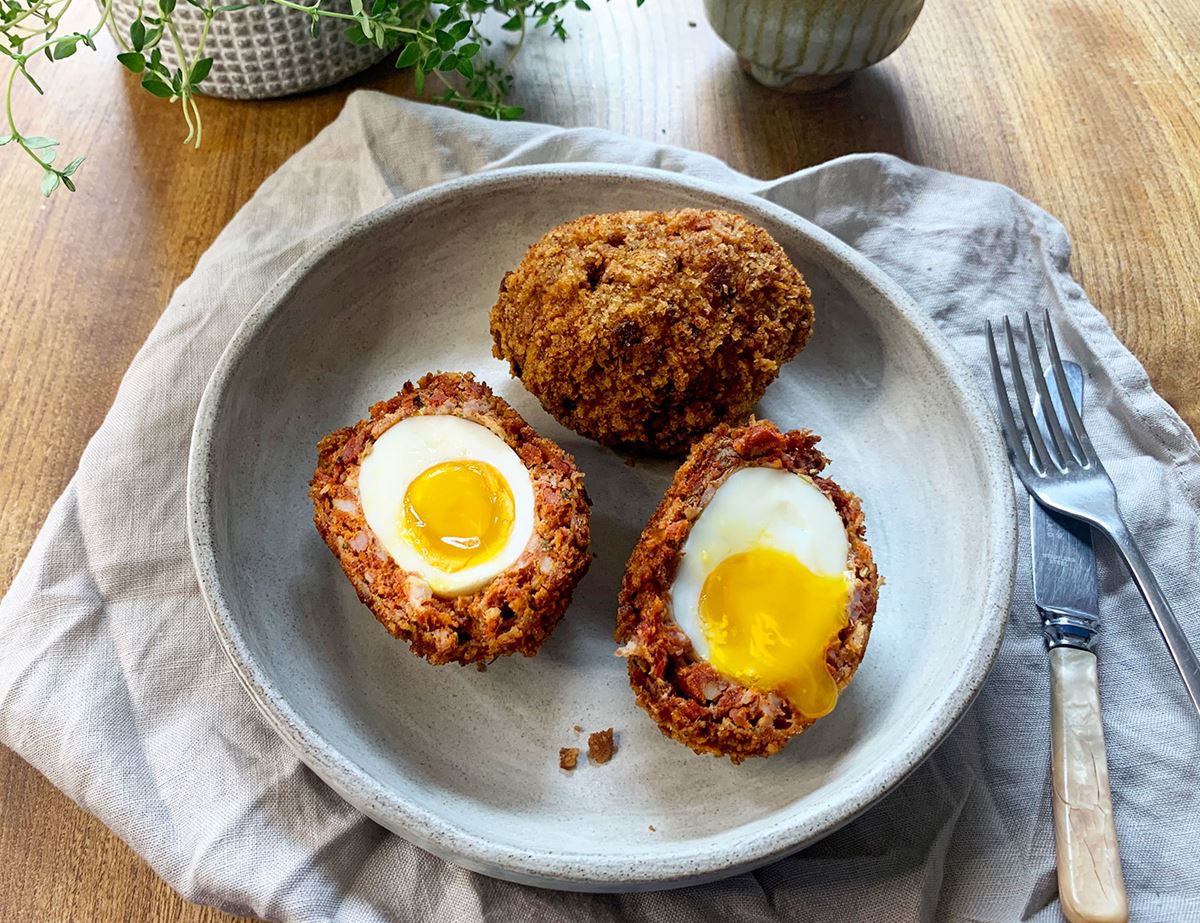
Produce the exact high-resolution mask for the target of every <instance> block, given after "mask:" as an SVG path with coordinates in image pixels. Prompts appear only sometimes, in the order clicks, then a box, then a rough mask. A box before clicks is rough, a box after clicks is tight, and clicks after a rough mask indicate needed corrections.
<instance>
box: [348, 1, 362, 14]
mask: <svg viewBox="0 0 1200 923" xmlns="http://www.w3.org/2000/svg"><path fill="white" fill-rule="evenodd" d="M362 11H363V0H350V12H351V13H353V14H354V15H355V16H357V15H358V14H359V13H361V12H362Z"/></svg>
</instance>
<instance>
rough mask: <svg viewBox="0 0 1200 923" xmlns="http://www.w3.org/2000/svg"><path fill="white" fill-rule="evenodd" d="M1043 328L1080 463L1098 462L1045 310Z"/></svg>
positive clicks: (1048, 313)
mask: <svg viewBox="0 0 1200 923" xmlns="http://www.w3.org/2000/svg"><path fill="white" fill-rule="evenodd" d="M1043 328H1044V330H1045V332H1046V344H1047V345H1048V346H1049V348H1050V364H1051V366H1053V367H1054V380H1055V382H1056V383H1057V384H1058V396H1059V397H1060V398H1061V399H1062V405H1063V409H1064V410H1065V411H1066V412H1067V422H1068V423H1069V424H1070V426H1071V435H1072V436H1074V437H1075V442H1076V443H1078V445H1079V450H1080V452H1082V453H1083V458H1081V459H1080V462H1081V463H1082V464H1098V463H1099V459H1098V457H1097V455H1096V450H1095V449H1093V448H1092V440H1091V438H1090V437H1089V436H1088V432H1087V430H1086V429H1085V428H1084V425H1083V418H1082V417H1080V416H1079V408H1078V407H1076V406H1075V399H1074V398H1073V397H1071V387H1070V385H1068V384H1067V373H1066V372H1065V371H1063V364H1062V357H1061V356H1059V354H1058V341H1057V340H1056V339H1055V338H1054V325H1053V324H1051V323H1050V312H1049V311H1048V310H1047V311H1046V312H1045V316H1044V318H1043Z"/></svg>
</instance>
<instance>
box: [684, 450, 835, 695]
mask: <svg viewBox="0 0 1200 923" xmlns="http://www.w3.org/2000/svg"><path fill="white" fill-rule="evenodd" d="M849 550H850V544H849V540H848V539H847V536H846V527H845V525H844V523H843V522H842V518H841V516H840V515H839V514H838V511H837V509H836V508H835V507H834V505H833V503H832V501H830V499H829V498H828V497H827V496H826V495H825V494H824V493H822V492H821V490H820V489H819V488H818V487H817V486H816V485H815V484H814V483H813V482H812V481H811V480H809V479H808V478H806V477H804V476H803V475H800V474H795V473H793V472H790V471H783V470H780V469H776V468H762V467H749V468H741V469H739V470H737V471H735V472H734V473H733V474H732V475H730V476H729V477H728V478H727V479H726V480H725V482H724V483H723V484H721V486H720V487H718V488H717V490H716V492H715V493H714V494H713V496H712V498H711V499H710V500H709V502H708V504H707V506H705V508H704V510H703V511H702V512H701V513H700V516H699V517H698V518H697V520H696V521H695V523H693V525H692V528H691V531H690V533H689V534H688V538H687V540H686V541H685V543H684V546H683V556H682V560H681V561H680V564H679V569H678V571H677V573H676V576H675V581H674V584H673V585H672V588H671V595H670V608H671V615H672V617H673V618H674V620H675V622H676V624H678V625H679V627H680V628H681V629H683V631H684V632H685V633H686V634H687V636H688V638H689V639H690V640H691V642H692V647H693V648H694V649H695V651H696V654H697V655H698V656H699V657H700V658H702V659H704V660H707V661H708V662H709V663H711V664H712V666H713V668H714V669H716V670H717V671H718V672H719V673H722V674H724V675H725V676H727V677H729V678H730V679H733V680H736V681H737V682H739V683H741V684H742V685H744V686H747V687H750V688H753V689H757V690H759V691H764V692H768V691H770V692H778V693H779V694H780V695H782V696H784V697H785V698H786V699H788V700H789V701H790V702H791V703H792V705H793V706H794V707H795V708H796V709H797V710H798V711H799V712H800V713H801V714H803V715H805V716H807V717H809V718H819V717H821V716H822V715H826V714H828V713H829V712H830V711H832V710H833V707H834V705H835V704H837V694H838V690H837V684H836V683H835V682H834V680H833V677H832V676H830V674H829V671H828V670H827V669H826V666H825V652H826V649H827V648H828V646H829V645H830V643H832V642H833V641H834V640H835V639H836V638H837V635H838V633H839V632H840V631H841V630H842V629H843V628H845V627H846V625H847V622H848V618H847V603H848V601H849V594H850V589H851V586H852V580H853V574H852V573H851V572H850V571H849V570H848V569H847V568H848V564H847V558H848V555H849Z"/></svg>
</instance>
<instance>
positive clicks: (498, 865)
mask: <svg viewBox="0 0 1200 923" xmlns="http://www.w3.org/2000/svg"><path fill="white" fill-rule="evenodd" d="M547 176H549V177H550V178H554V177H564V178H578V177H585V178H590V179H593V180H595V181H620V182H630V181H635V182H638V183H640V184H643V185H647V186H649V187H653V188H656V189H663V188H664V187H667V188H669V189H671V190H672V191H674V192H680V191H682V192H685V193H691V194H695V195H701V196H703V197H705V199H707V200H708V201H710V202H712V203H713V204H714V205H718V206H721V207H726V208H729V209H731V210H734V211H746V212H755V211H757V212H759V213H765V214H766V215H768V216H769V217H770V218H772V219H773V220H775V221H778V222H780V223H782V224H786V225H788V226H789V227H790V228H791V229H792V230H794V231H796V232H797V233H799V234H800V235H802V236H804V237H807V238H808V239H809V242H810V243H811V244H812V245H813V246H815V247H816V248H817V249H818V250H823V251H824V252H825V253H824V255H825V257H826V259H827V263H826V266H827V268H829V269H831V270H833V271H835V272H840V273H842V274H843V275H848V276H853V277H857V280H858V281H859V282H860V283H866V285H867V286H868V287H869V288H871V289H874V290H875V293H876V294H877V295H879V296H880V297H881V298H882V299H883V300H885V301H886V302H888V303H889V304H890V305H891V306H892V308H893V309H894V310H895V311H896V312H897V313H898V314H899V316H900V317H901V318H903V319H904V320H905V321H906V322H907V323H908V324H909V325H910V327H911V328H912V329H913V330H914V331H915V332H916V333H917V334H918V335H919V337H920V338H921V339H923V340H924V341H925V343H926V345H927V346H929V347H930V352H931V354H932V355H933V357H934V359H935V361H938V362H940V363H941V371H942V372H944V374H945V377H946V383H947V385H948V386H949V387H951V388H953V389H954V391H955V392H956V395H955V396H956V397H957V398H958V402H959V403H960V405H961V406H962V407H963V408H964V410H965V411H966V414H967V416H968V417H969V419H970V420H971V422H972V423H973V424H974V431H973V432H972V433H971V434H970V435H971V437H972V439H973V442H974V444H975V445H976V446H977V447H978V448H979V450H980V451H981V454H982V457H983V459H984V461H985V469H986V470H985V471H984V472H982V474H983V477H984V480H985V487H986V491H987V500H988V501H989V505H990V508H991V509H992V510H993V512H994V514H995V516H994V521H995V525H996V532H995V533H994V534H993V535H992V536H991V537H990V538H991V544H992V548H993V550H994V551H995V552H996V553H994V554H993V555H992V556H991V558H992V559H991V567H990V569H989V572H988V575H987V592H986V594H985V598H984V600H983V602H982V604H981V606H980V609H981V611H982V613H983V615H982V617H981V619H980V621H979V628H978V629H977V631H976V634H975V637H973V638H972V643H971V644H969V645H967V647H966V649H964V651H963V652H962V658H961V660H960V662H959V665H958V669H957V671H956V673H955V675H954V677H953V678H952V680H951V681H950V682H949V683H948V684H947V686H946V691H945V692H944V693H943V696H942V698H941V699H939V700H938V702H937V705H936V707H935V708H933V709H931V710H930V715H931V717H930V718H929V719H928V720H927V721H926V722H925V726H924V728H925V734H922V733H914V734H913V735H912V738H911V740H912V741H913V743H912V745H911V746H910V747H909V748H907V749H906V750H904V751H903V752H901V753H898V754H897V755H896V756H895V757H894V758H893V759H892V760H891V761H890V762H889V763H887V764H886V765H885V766H884V767H883V768H881V769H880V770H878V771H877V772H875V773H873V774H872V775H869V776H867V777H865V779H860V780H855V781H854V782H850V783H847V784H846V785H844V786H842V787H841V788H840V789H839V792H838V796H837V797H835V798H834V799H832V800H831V801H830V803H828V804H827V805H825V806H824V807H823V808H821V809H819V810H817V811H815V812H811V813H809V814H808V816H807V818H806V819H802V820H797V819H791V820H790V821H789V819H788V818H787V817H786V814H787V813H788V812H787V811H780V812H778V814H780V815H785V816H784V817H783V819H782V820H779V821H778V822H777V823H776V824H774V825H772V826H770V827H769V828H767V829H765V830H760V831H758V832H756V833H755V834H754V835H752V836H749V837H746V838H743V839H742V840H741V841H740V842H739V843H738V846H737V848H736V849H734V850H730V849H728V848H726V847H722V846H720V839H721V836H722V835H718V836H715V837H710V838H709V839H708V840H707V841H702V842H699V843H695V842H694V843H689V844H687V846H688V848H684V849H681V848H678V844H671V847H672V848H665V849H664V850H663V851H662V855H661V856H657V857H656V858H654V859H653V860H652V861H645V860H642V861H632V860H629V859H623V858H619V857H614V856H611V855H600V854H591V853H583V852H570V853H562V852H557V851H555V850H553V849H549V850H546V849H537V848H526V849H513V848H511V847H507V846H499V845H497V844H494V843H492V842H491V841H489V840H487V839H486V838H485V837H480V836H477V835H475V834H473V833H469V832H467V831H466V830H463V829H462V828H460V827H458V826H456V825H454V824H452V823H449V822H447V821H446V820H445V819H444V818H442V817H440V816H439V815H437V814H436V813H435V812H431V811H427V810H425V809H423V808H421V807H419V806H418V805H416V804H413V803H412V802H410V801H408V800H406V799H405V798H404V797H403V796H402V795H400V794H399V793H398V792H395V791H393V790H391V789H388V788H387V787H386V786H384V785H382V784H381V783H379V782H377V781H376V780H375V779H374V778H372V777H371V776H370V775H369V774H368V773H367V772H366V771H365V770H364V769H362V767H360V766H358V765H357V764H355V763H354V762H353V761H352V760H351V759H349V758H348V757H347V756H346V755H344V754H342V753H341V752H339V751H337V750H336V749H335V748H333V747H332V746H330V745H329V744H328V743H327V742H326V741H325V740H324V739H323V738H322V737H321V735H320V734H318V733H317V732H316V730H315V729H314V728H312V727H311V726H309V725H308V723H307V722H306V721H305V720H304V719H303V718H302V717H301V716H300V714H299V713H297V712H296V711H295V710H294V709H293V708H292V706H291V705H290V704H289V703H288V702H287V701H286V700H285V699H284V698H283V697H282V696H281V695H280V694H279V692H278V691H277V690H276V689H275V687H274V685H273V684H272V682H271V680H270V678H269V677H268V676H267V675H265V673H264V672H263V671H262V669H261V668H260V667H259V665H258V664H257V663H256V662H255V660H254V658H253V657H252V656H251V655H250V653H249V650H248V649H247V647H246V644H245V641H244V639H243V637H242V635H241V632H240V630H239V628H238V624H237V620H236V617H235V616H234V614H233V612H232V611H231V609H230V607H229V605H228V603H227V601H226V599H225V596H224V593H223V590H222V587H221V584H220V581H219V580H218V577H217V573H218V571H217V553H216V549H215V546H214V544H213V541H212V535H213V522H212V516H211V514H212V509H213V507H212V500H213V490H212V484H211V481H210V477H209V474H210V472H211V467H212V466H211V463H210V460H211V458H212V453H213V444H212V436H213V432H214V427H215V423H216V420H217V414H218V409H219V407H220V405H221V401H222V398H223V397H224V394H225V391H226V388H227V387H228V385H229V381H230V379H231V377H232V375H233V373H234V372H235V370H236V368H237V366H238V363H239V361H240V359H241V357H242V355H243V354H244V352H245V350H246V347H247V346H248V345H249V344H250V343H252V342H253V340H254V339H255V336H256V334H257V333H258V331H259V330H260V328H262V327H263V326H264V325H265V324H266V323H267V322H268V321H269V320H270V319H271V318H273V317H274V315H275V313H276V311H277V310H278V309H279V308H280V307H281V306H282V305H283V304H284V303H285V302H286V300H287V298H288V296H289V295H291V293H292V292H293V291H294V290H295V289H296V288H297V287H298V286H299V285H300V284H301V282H302V281H303V280H304V278H305V277H306V276H307V275H308V273H309V272H310V271H312V270H313V269H314V268H316V267H318V266H319V265H320V264H321V263H322V262H323V261H324V260H325V259H326V258H328V257H330V256H331V255H333V254H334V253H335V252H336V251H338V250H339V249H341V248H343V247H346V246H348V245H351V244H352V243H353V242H354V241H356V240H359V239H362V238H363V237H364V236H365V235H368V234H369V233H370V232H371V231H372V230H373V229H375V228H377V227H379V226H381V225H386V224H389V223H390V222H392V221H396V220H400V216H401V215H403V214H404V213H406V212H407V213H414V214H415V213H418V212H419V211H420V210H422V209H428V208H436V207H438V206H440V205H443V204H444V203H445V202H447V201H448V200H451V199H453V198H454V197H456V196H460V195H462V194H464V193H466V192H477V191H479V190H480V189H487V188H488V187H490V186H491V187H504V186H510V185H513V184H520V183H522V182H528V181H533V180H537V179H545V178H546V177H547ZM651 191H653V189H652V190H651ZM187 507H188V539H189V545H190V549H191V554H192V560H193V564H194V566H195V570H196V574H197V578H198V580H199V583H200V588H201V591H202V594H203V596H204V599H205V603H206V606H207V608H208V611H209V616H210V618H211V620H212V624H213V626H214V628H215V630H216V634H217V637H218V639H219V640H220V642H221V645H222V647H223V648H224V650H225V653H226V655H227V656H228V657H229V660H230V662H231V663H232V664H233V667H234V669H235V671H236V672H237V675H238V678H239V679H240V681H241V683H242V685H243V686H244V687H245V688H246V690H247V691H248V692H249V693H250V696H251V698H252V700H253V701H254V702H255V704H256V705H257V707H258V709H259V711H260V712H261V713H262V714H263V715H264V717H265V718H266V719H267V721H268V722H269V723H270V724H271V726H272V727H273V728H274V729H275V730H276V732H277V733H278V734H279V735H280V736H281V737H282V738H283V739H284V741H285V742H286V743H287V744H288V745H290V746H291V747H292V749H293V750H294V751H295V752H296V753H297V755H298V756H299V757H300V758H301V760H303V761H304V762H305V763H306V764H307V765H308V766H309V767H310V768H311V769H313V771H314V772H316V773H317V774H318V775H319V776H320V777H321V778H322V779H324V780H325V781H326V782H327V783H329V785H330V786H331V787H332V788H334V790H335V791H337V792H338V793H339V794H340V795H341V796H342V797H343V798H345V799H346V800H348V801H349V802H350V803H351V804H353V805H354V806H356V807H358V808H359V809H360V810H363V811H364V812H365V813H367V814H368V815H369V816H371V817H372V818H373V819H375V820H376V821H378V822H379V823H381V824H383V825H384V826H386V827H388V828H389V829H391V830H393V831H394V832H396V833H398V834H400V835H401V836H403V837H405V838H406V839H408V840H410V841H411V842H414V843H416V844H417V845H418V846H421V847H423V848H425V849H427V850H429V851H431V852H433V853H435V854H437V855H439V856H441V857H442V858H445V859H448V860H449V861H451V862H454V863H456V864H458V865H461V866H464V867H466V868H470V869H473V870H476V871H480V872H483V873H485V874H488V875H491V876H494V877H499V878H505V879H508V880H512V881H520V882H524V883H529V884H537V885H539V886H543V887H552V888H561V889H565V890H585V891H632V890H648V889H653V888H665V887H679V886H683V885H688V884H695V883H699V882H702V881H709V880H714V879H717V878H723V877H726V876H728V875H733V874H736V873H738V872H741V871H746V870H748V869H751V868H755V867H757V866H759V865H762V864H765V863H766V862H769V861H771V860H772V859H775V858H779V857H781V856H784V855H787V854H788V853H791V852H793V851H795V850H797V849H799V848H801V847H802V846H805V845H807V844H809V843H812V842H814V841H816V840H818V839H820V838H821V837H824V836H826V835H828V834H829V833H831V832H833V831H834V830H836V829H837V828H838V827H840V826H841V825H843V824H845V823H847V822H848V821H849V820H851V819H852V818H854V817H855V816H857V815H858V814H859V813H861V812H862V811H863V810H865V809H866V808H867V807H868V806H870V805H871V804H873V803H874V802H875V801H877V800H878V799H879V798H881V797H883V795H885V794H886V793H887V792H889V791H891V789H893V788H894V787H895V786H896V785H898V784H899V783H900V782H901V781H903V780H904V778H905V777H906V776H908V774H909V773H910V772H912V771H913V770H914V769H915V768H916V767H917V766H918V765H920V764H921V763H922V762H923V761H924V760H925V758H926V757H927V756H928V755H929V754H930V753H932V752H933V750H934V749H935V748H936V747H937V745H938V744H939V743H941V741H942V740H943V739H944V738H945V737H946V735H948V734H949V733H950V731H951V730H953V728H954V726H955V725H956V724H957V723H958V721H959V719H960V718H961V717H962V715H963V714H964V713H965V712H966V710H967V708H968V707H969V706H970V704H971V702H972V701H973V700H974V698H975V695H976V694H977V693H978V691H979V689H980V687H981V686H982V685H983V682H984V680H985V679H986V677H987V674H988V672H989V670H990V668H991V665H992V663H993V662H994V660H995V658H996V655H997V653H998V651H999V648H1000V643H1001V641H1002V639H1003V634H1004V628H1005V624H1006V622H1007V616H1008V606H1009V599H1010V594H1011V590H1012V578H1013V573H1014V566H1015V556H1016V511H1015V500H1014V496H1013V491H1012V481H1011V475H1010V474H1009V463H1008V459H1007V456H1006V455H1005V452H1004V449H1003V446H1002V443H1001V441H1000V436H999V431H998V429H997V427H996V423H995V419H994V417H993V415H992V413H991V410H990V408H989V407H988V405H987V403H986V402H985V400H984V398H983V395H982V393H981V392H980V390H979V388H978V385H977V383H976V382H975V381H974V379H973V375H972V373H971V371H970V370H969V369H968V368H967V367H966V366H965V365H964V364H963V363H962V362H961V360H959V358H958V356H957V354H956V353H955V352H954V349H953V347H952V346H951V345H950V343H949V341H948V340H947V339H946V337H945V336H944V334H942V332H941V331H940V330H938V329H937V327H936V326H935V325H934V324H933V322H932V321H931V320H930V319H929V318H928V317H927V316H926V315H925V314H924V313H923V312H921V310H920V309H919V308H918V307H917V306H916V305H915V304H914V303H913V302H912V300H911V299H910V298H909V296H908V294H907V293H906V292H905V291H903V289H901V287H900V286H899V285H898V284H897V283H896V282H894V281H893V280H892V279H891V278H890V277H889V276H887V275H886V274H885V273H884V272H883V271H882V270H880V269H879V268H878V267H876V266H875V265H874V264H873V263H871V262H869V261H868V260H867V259H866V258H865V257H863V256H861V255H860V254H858V253H857V252H856V251H854V250H853V249H851V248H850V247H849V246H848V245H846V244H845V243H843V242H842V241H840V240H839V239H837V238H836V237H834V236H833V235H831V234H829V233H828V232H826V231H824V230H822V229H821V228H820V227H818V226H817V225H814V224H812V223H811V222H809V221H807V220H806V219H804V218H802V217H800V216H799V215H797V214H795V213H794V212H791V211H789V210H787V209H785V208H783V207H781V206H779V205H776V204H775V203H773V202H771V201H769V200H768V199H765V198H762V197H760V196H757V195H754V194H753V193H750V192H744V191H741V190H737V191H733V190H729V189H726V188H723V187H720V186H718V185H716V184H714V183H712V182H709V181H706V180H701V179H697V178H695V177H692V176H688V175H686V174H680V173H675V172H671V171H667V170H660V169H654V168H649V167H634V166H621V165H615V164H597V163H562V164H538V165H530V166H520V167H509V168H502V169H494V170H486V171H483V172H480V173H474V174H468V175H466V176H462V177H458V178H456V179H452V180H450V181H448V182H444V183H439V184H437V185H434V186H429V187H427V188H425V189H423V190H420V191H418V192H415V193H412V194H410V195H406V196H403V197H401V198H399V199H397V200H395V201H394V202H391V203H388V204H387V205H385V206H383V207H381V208H379V209H376V210H375V211H373V212H370V213H368V214H367V215H365V216H363V217H361V218H359V219H357V220H355V221H353V222H351V223H349V224H348V225H346V226H345V227H343V228H342V229H340V230H339V231H337V232H336V233H334V234H333V235H332V236H330V237H328V238H326V239H325V240H324V241H323V242H322V243H320V244H318V245H316V246H314V247H313V248H311V249H310V250H308V251H307V252H306V253H305V254H304V255H303V256H301V257H300V258H299V259H298V260H297V261H296V262H295V263H294V264H292V266H291V267H290V268H289V269H288V270H287V271H286V272H285V273H284V274H283V275H282V276H281V277H280V279H279V280H278V281H277V282H275V284H274V285H272V286H271V288H270V289H268V291H267V292H266V293H265V294H264V295H263V296H262V298H260V299H259V301H258V302H257V303H256V304H255V306H254V307H253V308H252V309H251V311H250V312H249V313H248V314H247V315H246V317H245V318H244V319H243V320H242V322H241V324H240V325H239V326H238V328H237V330H236V331H235V332H234V334H233V337H232V338H231V339H230V341H229V344H228V345H227V346H226V348H225V350H224V351H223V352H222V354H221V356H220V358H219V359H218V360H217V364H216V366H215V368H214V370H213V372H212V375H211V377H210V378H209V381H208V383H207V385H206V386H205V389H204V393H203V395H202V397H201V400H200V404H199V407H198V410H197V413H196V420H195V425H194V427H193V431H192V442H191V449H190V452H189V455H188V471H187ZM697 758H699V757H697Z"/></svg>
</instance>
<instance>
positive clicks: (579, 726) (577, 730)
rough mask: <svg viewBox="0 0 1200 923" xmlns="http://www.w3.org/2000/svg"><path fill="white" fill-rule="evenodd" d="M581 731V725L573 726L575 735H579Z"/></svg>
mask: <svg viewBox="0 0 1200 923" xmlns="http://www.w3.org/2000/svg"><path fill="white" fill-rule="evenodd" d="M582 730H583V725H582V724H577V725H575V733H576V734H578V733H580V732H581V731H582Z"/></svg>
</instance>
